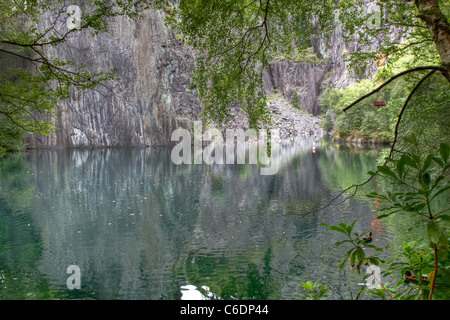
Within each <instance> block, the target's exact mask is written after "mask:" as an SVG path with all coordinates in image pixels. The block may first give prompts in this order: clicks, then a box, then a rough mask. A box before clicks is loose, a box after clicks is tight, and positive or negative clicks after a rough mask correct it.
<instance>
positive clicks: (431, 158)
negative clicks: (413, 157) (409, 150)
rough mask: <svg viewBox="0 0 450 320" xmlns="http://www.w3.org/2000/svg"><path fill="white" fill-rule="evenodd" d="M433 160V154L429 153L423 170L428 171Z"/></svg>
mask: <svg viewBox="0 0 450 320" xmlns="http://www.w3.org/2000/svg"><path fill="white" fill-rule="evenodd" d="M432 160H433V155H432V154H429V155H428V156H427V158H426V159H425V162H424V164H423V168H422V170H423V171H426V170H427V169H428V167H429V166H430V165H431V162H432Z"/></svg>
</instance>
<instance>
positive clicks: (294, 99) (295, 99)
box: [291, 90, 302, 110]
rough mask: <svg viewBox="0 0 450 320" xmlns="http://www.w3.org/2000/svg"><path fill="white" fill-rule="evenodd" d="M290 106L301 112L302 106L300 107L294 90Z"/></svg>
mask: <svg viewBox="0 0 450 320" xmlns="http://www.w3.org/2000/svg"><path fill="white" fill-rule="evenodd" d="M291 104H292V106H293V107H294V108H296V109H298V110H302V106H301V105H300V99H299V98H298V93H297V90H294V93H293V94H292V100H291Z"/></svg>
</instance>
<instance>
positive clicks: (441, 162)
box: [432, 157, 445, 167]
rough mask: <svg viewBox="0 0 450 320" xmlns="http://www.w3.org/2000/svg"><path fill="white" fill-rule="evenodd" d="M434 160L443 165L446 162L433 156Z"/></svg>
mask: <svg viewBox="0 0 450 320" xmlns="http://www.w3.org/2000/svg"><path fill="white" fill-rule="evenodd" d="M432 159H433V160H434V162H436V163H437V164H438V165H440V166H441V167H444V166H445V163H444V162H443V161H442V159H440V158H438V157H433V158H432Z"/></svg>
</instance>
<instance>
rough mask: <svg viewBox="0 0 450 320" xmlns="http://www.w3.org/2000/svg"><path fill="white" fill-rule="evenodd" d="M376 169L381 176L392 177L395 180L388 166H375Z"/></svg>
mask: <svg viewBox="0 0 450 320" xmlns="http://www.w3.org/2000/svg"><path fill="white" fill-rule="evenodd" d="M377 168H378V171H380V172H381V173H382V174H384V175H387V176H390V177H393V178H397V176H396V175H395V173H394V171H392V170H391V169H390V168H389V167H388V166H377Z"/></svg>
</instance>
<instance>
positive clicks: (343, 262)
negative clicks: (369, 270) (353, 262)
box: [339, 248, 354, 270]
mask: <svg viewBox="0 0 450 320" xmlns="http://www.w3.org/2000/svg"><path fill="white" fill-rule="evenodd" d="M353 250H354V249H353V248H352V249H350V250H348V251H347V252H346V253H345V255H344V258H342V261H341V263H339V270H342V268H343V267H344V264H345V262H346V261H347V259H348V257H350V254H351V253H352V252H353Z"/></svg>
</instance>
